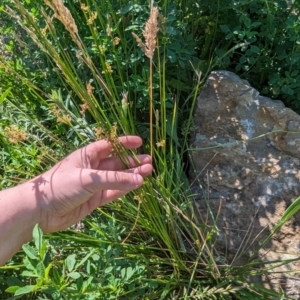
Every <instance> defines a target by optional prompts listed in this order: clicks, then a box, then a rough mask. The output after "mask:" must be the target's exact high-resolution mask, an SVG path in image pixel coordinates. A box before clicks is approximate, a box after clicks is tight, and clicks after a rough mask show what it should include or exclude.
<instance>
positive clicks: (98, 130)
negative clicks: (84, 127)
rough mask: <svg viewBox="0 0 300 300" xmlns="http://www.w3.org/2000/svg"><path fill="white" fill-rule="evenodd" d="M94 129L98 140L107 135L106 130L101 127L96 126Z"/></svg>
mask: <svg viewBox="0 0 300 300" xmlns="http://www.w3.org/2000/svg"><path fill="white" fill-rule="evenodd" d="M93 131H94V132H95V136H96V139H97V140H102V139H103V138H105V136H106V134H105V130H104V129H103V128H101V127H96V128H94V129H93Z"/></svg>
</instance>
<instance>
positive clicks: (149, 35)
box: [132, 1, 159, 156]
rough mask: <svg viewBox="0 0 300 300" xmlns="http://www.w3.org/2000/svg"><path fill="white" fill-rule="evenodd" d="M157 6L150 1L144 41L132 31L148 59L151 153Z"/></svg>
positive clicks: (151, 149) (151, 151)
mask: <svg viewBox="0 0 300 300" xmlns="http://www.w3.org/2000/svg"><path fill="white" fill-rule="evenodd" d="M158 15H159V12H158V8H157V7H155V6H153V1H151V9H150V17H149V19H148V21H147V22H146V25H145V29H144V30H143V36H144V39H145V42H143V41H142V40H141V39H140V38H139V37H138V35H136V34H135V33H134V32H132V35H133V37H134V38H135V39H136V41H137V43H138V46H139V47H140V48H141V49H142V51H143V52H144V53H145V55H146V56H147V57H148V58H149V60H150V74H149V99H150V109H149V111H150V116H149V120H150V128H149V130H150V154H151V156H152V155H153V84H152V79H153V56H154V52H155V48H156V39H157V33H158V30H159V26H158Z"/></svg>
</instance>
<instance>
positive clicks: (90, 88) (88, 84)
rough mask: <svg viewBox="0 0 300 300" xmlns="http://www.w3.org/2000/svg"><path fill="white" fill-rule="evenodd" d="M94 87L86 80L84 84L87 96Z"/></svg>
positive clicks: (90, 94) (91, 92) (91, 93)
mask: <svg viewBox="0 0 300 300" xmlns="http://www.w3.org/2000/svg"><path fill="white" fill-rule="evenodd" d="M94 89H95V88H94V87H93V86H92V85H91V83H90V82H88V83H87V84H86V90H87V93H88V95H89V96H92V95H93V90H94Z"/></svg>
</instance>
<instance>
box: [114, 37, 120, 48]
mask: <svg viewBox="0 0 300 300" xmlns="http://www.w3.org/2000/svg"><path fill="white" fill-rule="evenodd" d="M120 41H121V39H120V38H119V37H117V36H116V37H114V39H113V44H114V46H117V45H119V43H120Z"/></svg>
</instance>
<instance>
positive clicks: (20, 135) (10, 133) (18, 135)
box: [4, 125, 27, 144]
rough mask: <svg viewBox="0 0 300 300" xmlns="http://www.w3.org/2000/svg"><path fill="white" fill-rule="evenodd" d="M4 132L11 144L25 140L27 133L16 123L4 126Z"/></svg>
mask: <svg viewBox="0 0 300 300" xmlns="http://www.w3.org/2000/svg"><path fill="white" fill-rule="evenodd" d="M4 134H5V136H6V137H7V138H8V140H9V141H10V142H11V143H12V144H17V143H18V142H22V141H25V140H26V139H27V134H26V132H24V131H23V130H21V129H19V128H18V127H17V126H16V125H10V126H7V127H5V128H4Z"/></svg>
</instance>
